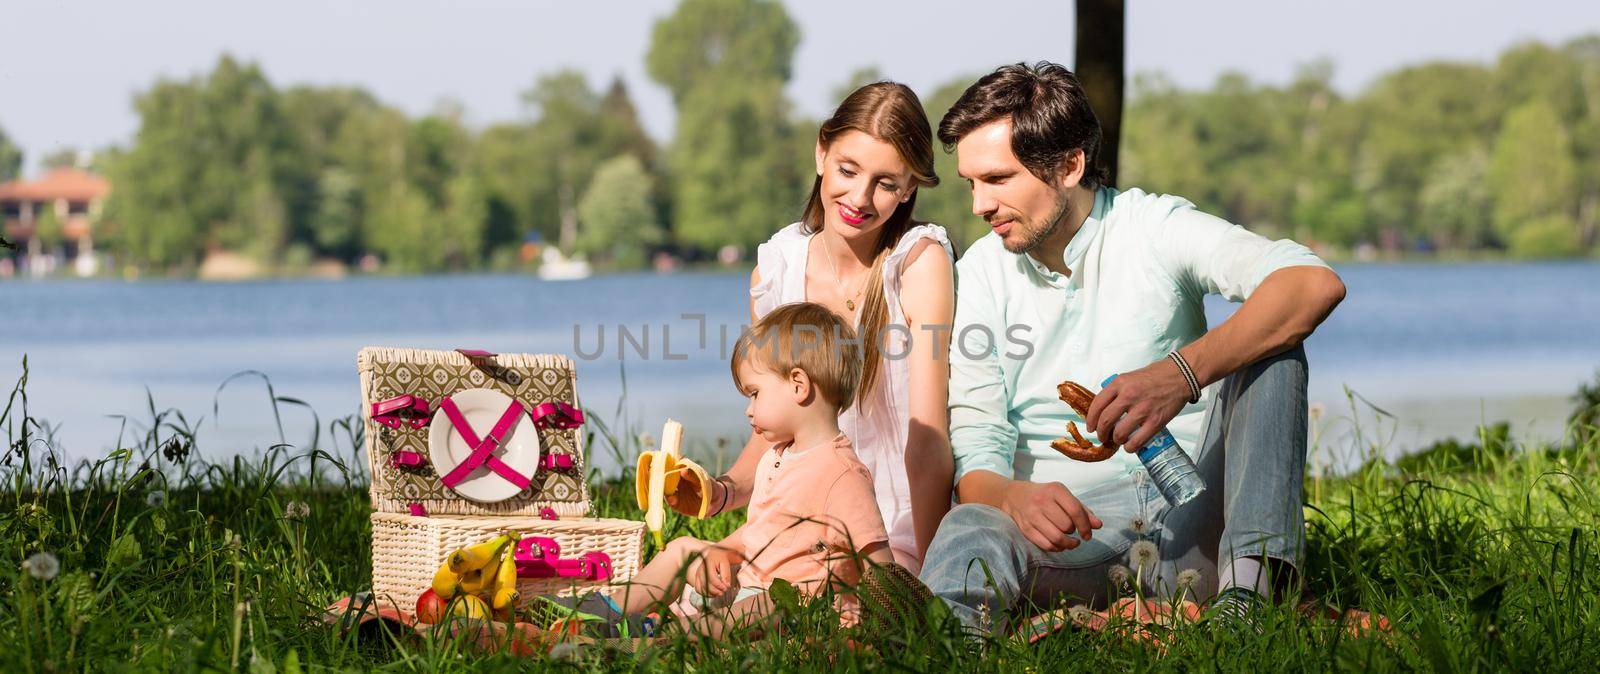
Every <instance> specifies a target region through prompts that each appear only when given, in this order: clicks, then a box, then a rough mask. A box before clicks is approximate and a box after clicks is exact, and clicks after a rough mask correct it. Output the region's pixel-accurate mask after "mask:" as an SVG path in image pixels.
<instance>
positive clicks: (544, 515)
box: [539, 506, 561, 520]
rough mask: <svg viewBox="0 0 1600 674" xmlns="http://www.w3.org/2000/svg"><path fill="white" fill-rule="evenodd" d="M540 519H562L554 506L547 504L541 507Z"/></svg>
mask: <svg viewBox="0 0 1600 674" xmlns="http://www.w3.org/2000/svg"><path fill="white" fill-rule="evenodd" d="M539 519H541V520H559V519H561V516H560V515H557V514H556V511H555V509H554V508H551V507H548V506H546V507H544V508H540V509H539Z"/></svg>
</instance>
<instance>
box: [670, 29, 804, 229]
mask: <svg viewBox="0 0 1600 674" xmlns="http://www.w3.org/2000/svg"><path fill="white" fill-rule="evenodd" d="M798 41H799V31H798V30H797V29H796V28H795V26H794V23H793V22H792V21H791V20H790V19H789V16H788V14H787V13H785V12H784V10H783V8H782V7H781V6H780V5H778V3H777V2H774V1H772V0H685V2H684V3H683V4H681V5H679V6H678V9H677V10H676V11H674V12H673V13H672V14H671V15H669V16H667V17H665V18H663V19H661V20H660V21H657V22H656V25H655V29H654V33H653V35H652V39H651V43H650V50H649V52H648V54H647V55H646V59H645V64H646V69H647V71H648V72H649V73H650V76H651V77H652V78H654V79H655V80H656V81H657V82H660V83H661V84H662V85H663V86H665V87H666V88H667V89H668V90H669V91H670V92H671V93H672V98H673V101H674V102H675V103H676V104H677V106H678V127H677V132H676V134H675V135H674V137H673V143H672V147H671V148H670V149H669V151H668V153H667V158H666V166H667V168H668V175H669V176H671V178H672V181H673V182H672V185H671V193H672V202H673V205H672V213H673V218H672V219H673V222H674V225H675V230H676V231H675V234H676V237H677V240H678V242H679V243H682V244H685V245H688V246H693V247H698V248H701V249H705V250H710V249H715V248H718V247H720V246H724V245H735V246H740V247H744V248H749V247H751V246H753V245H755V244H756V243H759V242H761V241H763V240H765V239H766V238H767V236H768V234H769V233H770V232H771V231H772V230H773V229H775V228H776V226H777V225H778V224H781V223H782V222H786V221H787V220H788V218H790V217H792V215H791V214H793V213H797V212H799V210H800V207H801V204H800V200H801V198H802V197H803V189H804V184H805V181H807V180H809V176H810V172H809V171H807V172H805V173H800V172H799V169H800V167H801V165H800V163H799V162H798V161H797V159H796V157H797V153H799V152H800V150H799V149H797V148H798V147H804V148H805V149H809V147H810V144H809V143H806V140H807V139H809V136H810V134H806V133H799V132H798V131H797V129H796V128H795V126H794V124H793V122H792V118H791V111H790V104H789V102H788V100H787V99H786V98H785V97H784V95H783V85H784V83H785V82H786V81H787V80H788V78H789V72H790V60H791V59H792V58H793V54H794V48H795V45H796V44H797V43H798Z"/></svg>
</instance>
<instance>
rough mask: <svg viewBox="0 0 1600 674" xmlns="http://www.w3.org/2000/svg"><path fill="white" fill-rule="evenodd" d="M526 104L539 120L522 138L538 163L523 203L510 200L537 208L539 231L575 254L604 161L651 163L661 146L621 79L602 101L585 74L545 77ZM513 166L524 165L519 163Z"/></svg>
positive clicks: (535, 225) (529, 93)
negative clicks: (584, 202) (587, 195)
mask: <svg viewBox="0 0 1600 674" xmlns="http://www.w3.org/2000/svg"><path fill="white" fill-rule="evenodd" d="M522 100H523V103H524V104H525V105H526V106H528V108H529V109H530V110H531V111H533V112H534V113H535V115H536V121H535V122H534V123H533V125H532V126H531V127H529V128H528V129H527V130H526V132H525V133H526V134H527V136H526V137H524V138H521V139H520V140H521V141H522V142H523V144H524V145H523V146H524V147H528V148H532V149H536V152H535V154H534V157H536V159H535V158H529V160H528V162H527V163H526V166H524V168H525V169H526V170H527V171H528V172H529V173H530V180H532V181H533V182H530V183H528V184H527V186H526V187H525V188H524V194H523V195H521V197H520V198H519V197H515V196H513V197H511V199H509V200H508V201H521V202H524V203H531V204H532V205H533V206H534V209H533V212H532V218H533V222H532V223H531V224H532V226H533V228H536V229H538V230H540V231H542V232H543V233H544V234H545V235H546V236H547V237H551V238H556V239H557V240H558V241H559V245H560V247H561V248H563V249H565V250H569V251H570V250H571V249H572V247H573V246H574V245H575V244H576V237H577V234H578V199H579V197H580V196H582V195H583V194H584V192H585V191H586V190H587V189H588V186H589V180H590V179H591V178H592V177H593V175H594V171H595V168H596V167H597V166H598V165H599V164H600V162H601V161H602V160H604V159H606V158H608V157H614V156H616V155H618V154H622V153H631V154H634V155H635V156H637V157H639V158H640V159H641V161H646V162H648V161H650V160H651V159H652V158H653V157H654V156H655V153H656V150H655V145H654V143H652V142H651V141H650V139H649V137H648V136H647V135H646V134H645V132H644V129H643V128H642V127H641V126H640V125H639V120H638V113H637V112H636V111H635V109H634V106H633V101H632V100H631V98H630V97H629V96H628V90H627V87H626V85H624V84H622V82H621V81H620V80H615V81H613V82H612V84H611V86H610V88H609V89H608V90H607V91H606V93H605V94H604V95H603V96H602V95H598V94H596V93H595V92H594V90H593V89H591V88H590V87H589V83H588V81H587V80H586V79H585V78H584V76H583V74H582V73H579V72H577V71H574V70H564V71H559V72H556V73H553V74H549V75H545V76H543V77H540V78H539V80H538V81H537V82H536V83H535V84H534V86H533V88H531V89H529V90H528V91H526V92H524V93H523V95H522ZM501 158H502V159H505V157H504V156H503V155H501ZM511 162H512V163H516V164H523V162H522V161H521V160H516V159H512V160H511ZM647 166H648V164H647ZM505 192H506V191H505V190H499V191H497V193H498V194H503V193H505Z"/></svg>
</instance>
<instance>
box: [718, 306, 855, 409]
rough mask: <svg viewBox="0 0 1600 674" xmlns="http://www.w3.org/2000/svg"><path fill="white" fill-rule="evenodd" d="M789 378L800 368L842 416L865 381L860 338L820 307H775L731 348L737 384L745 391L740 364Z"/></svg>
mask: <svg viewBox="0 0 1600 674" xmlns="http://www.w3.org/2000/svg"><path fill="white" fill-rule="evenodd" d="M745 361H749V362H750V363H751V364H752V365H754V366H755V367H756V368H758V369H760V370H763V371H766V372H776V373H778V374H779V375H782V376H788V373H789V371H791V370H795V369H799V370H800V371H801V372H804V373H806V376H807V377H809V378H810V379H811V384H812V385H813V386H815V387H817V391H818V392H819V393H821V394H822V397H823V398H824V399H826V400H827V401H828V402H829V403H831V404H833V405H835V406H837V407H838V408H839V411H840V412H843V411H845V410H847V409H850V403H851V402H852V401H854V399H855V393H856V387H857V385H859V384H860V382H861V340H859V339H856V332H855V330H853V329H851V327H850V324H848V323H846V322H845V321H844V319H843V318H840V317H839V315H838V314H835V313H833V312H832V311H830V310H828V308H827V307H824V306H822V305H820V304H814V303H812V302H797V303H794V304H785V305H783V306H781V307H778V308H776V309H773V310H772V311H771V313H768V314H767V315H766V316H763V317H761V320H759V321H756V324H755V325H752V326H750V329H749V330H746V331H745V332H744V334H741V335H739V341H737V342H735V343H734V345H733V359H732V360H731V361H730V362H729V363H728V367H729V368H730V369H732V370H733V385H734V386H737V387H738V388H739V391H740V392H741V393H742V392H743V391H744V382H743V381H740V379H739V364H740V363H743V362H745Z"/></svg>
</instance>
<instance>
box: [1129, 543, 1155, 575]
mask: <svg viewBox="0 0 1600 674" xmlns="http://www.w3.org/2000/svg"><path fill="white" fill-rule="evenodd" d="M1158 554H1160V553H1159V551H1158V550H1156V544H1155V543H1154V542H1152V541H1135V542H1134V544H1133V547H1131V548H1129V549H1128V561H1130V562H1132V563H1133V565H1134V566H1135V567H1137V568H1140V569H1143V568H1145V567H1149V566H1154V565H1155V563H1156V556H1157V555H1158Z"/></svg>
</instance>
